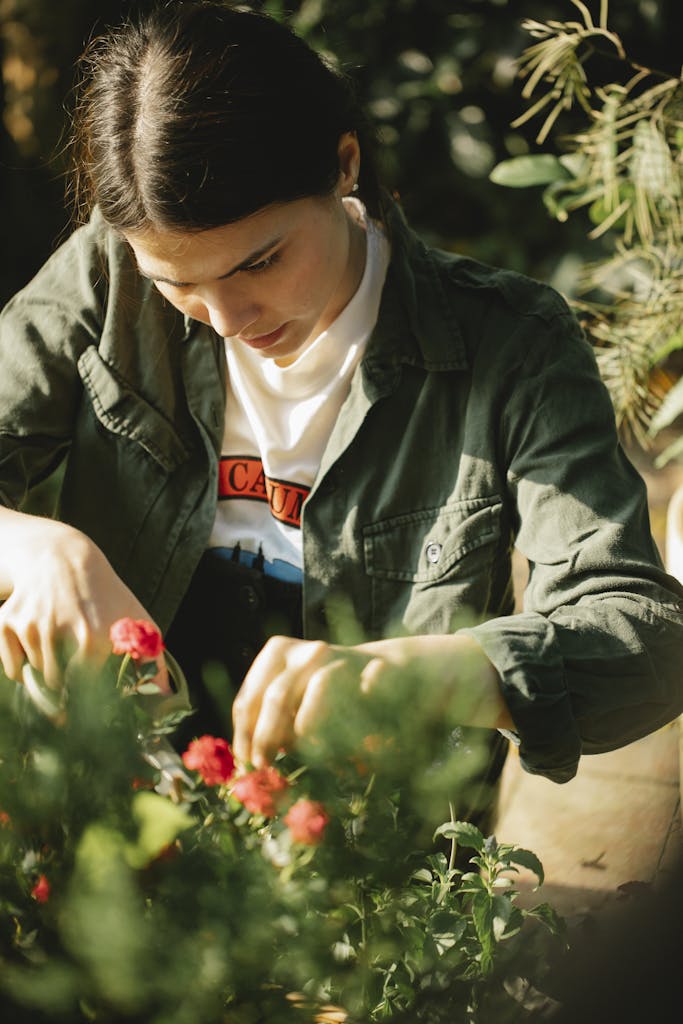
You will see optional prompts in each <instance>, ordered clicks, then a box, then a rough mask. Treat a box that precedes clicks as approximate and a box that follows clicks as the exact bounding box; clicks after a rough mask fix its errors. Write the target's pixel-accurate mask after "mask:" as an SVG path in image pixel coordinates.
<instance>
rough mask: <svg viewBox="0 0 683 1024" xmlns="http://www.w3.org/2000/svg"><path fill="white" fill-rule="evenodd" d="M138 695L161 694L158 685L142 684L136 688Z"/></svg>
mask: <svg viewBox="0 0 683 1024" xmlns="http://www.w3.org/2000/svg"><path fill="white" fill-rule="evenodd" d="M135 690H136V693H149V694H155V695H158V694H160V693H161V690H160V688H159V687H158V686H157V684H156V683H140V684H139V685H138V686H136V687H135Z"/></svg>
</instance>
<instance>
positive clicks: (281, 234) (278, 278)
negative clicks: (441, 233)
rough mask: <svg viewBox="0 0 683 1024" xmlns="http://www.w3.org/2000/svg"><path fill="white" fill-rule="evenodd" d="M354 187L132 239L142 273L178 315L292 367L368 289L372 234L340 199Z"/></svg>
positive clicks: (128, 238)
mask: <svg viewBox="0 0 683 1024" xmlns="http://www.w3.org/2000/svg"><path fill="white" fill-rule="evenodd" d="M349 181H351V179H349ZM350 190H351V189H350V186H349V188H348V189H346V188H344V191H343V192H342V191H341V190H339V189H337V190H335V192H334V193H333V194H332V195H330V196H325V197H311V198H306V199H297V200H294V201H292V202H288V203H280V204H277V205H273V206H270V207H266V208H265V209H263V210H260V211H258V212H257V213H255V214H252V215H251V216H249V217H245V218H244V219H243V220H239V221H236V222H235V223H233V224H226V225H225V226H223V227H218V228H212V229H210V230H208V231H202V232H198V233H184V232H175V231H153V232H152V231H149V232H145V233H143V234H127V235H126V238H127V240H128V243H129V244H130V246H131V248H132V250H133V253H134V254H135V258H136V260H137V263H138V267H139V269H140V272H141V273H142V274H143V275H144V276H145V277H149V278H151V279H152V280H153V281H154V283H155V285H156V287H157V288H158V289H159V291H160V292H161V294H162V295H163V296H165V298H166V299H168V301H169V302H170V303H172V305H174V306H175V307H176V309H179V310H180V311H181V312H182V313H185V314H187V315H188V316H190V317H192V318H194V319H195V320H200V321H201V322H202V323H205V324H210V326H211V327H213V329H214V330H215V331H216V332H217V333H218V334H219V335H221V336H222V337H226V338H227V337H230V338H236V339H237V340H238V341H239V342H241V343H242V344H244V345H248V346H249V347H250V348H253V349H255V350H256V351H258V352H259V353H260V354H261V355H262V356H263V357H264V358H267V359H275V360H276V361H277V362H278V363H280V364H281V365H286V364H287V363H290V362H293V361H294V359H296V357H297V356H298V355H299V353H300V352H302V351H303V349H304V348H305V347H306V345H307V344H308V343H309V342H310V341H312V340H313V339H314V338H315V337H317V335H318V334H320V332H321V331H323V330H324V329H325V328H326V327H328V326H329V325H330V324H331V323H332V321H333V320H334V319H335V317H336V316H337V315H338V314H339V313H340V312H341V310H342V309H343V308H344V306H345V305H346V304H347V303H348V301H349V300H350V298H351V297H352V296H353V294H354V292H355V291H356V289H357V287H358V285H359V283H360V279H361V277H362V274H363V267H364V262H365V240H364V231H363V229H362V227H361V226H360V224H359V223H358V222H357V221H356V220H355V219H354V218H353V217H352V216H351V215H350V214H349V213H348V212H347V210H346V208H345V206H344V204H343V203H342V201H341V199H342V194H345V193H346V192H348V191H350Z"/></svg>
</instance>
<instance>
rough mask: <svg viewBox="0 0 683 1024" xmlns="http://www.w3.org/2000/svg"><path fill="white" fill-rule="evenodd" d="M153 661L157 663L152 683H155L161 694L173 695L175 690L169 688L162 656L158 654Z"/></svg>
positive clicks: (166, 669)
mask: <svg viewBox="0 0 683 1024" xmlns="http://www.w3.org/2000/svg"><path fill="white" fill-rule="evenodd" d="M155 661H156V663H157V674H156V675H155V676H154V679H152V682H153V683H156V685H157V686H158V687H159V689H160V690H161V692H162V693H166V694H167V693H174V692H175V690H174V689H173V687H172V686H171V680H170V677H169V674H168V666H167V664H166V661H165V659H164V656H163V654H160V655H159V657H158V658H155Z"/></svg>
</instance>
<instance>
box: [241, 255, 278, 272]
mask: <svg viewBox="0 0 683 1024" xmlns="http://www.w3.org/2000/svg"><path fill="white" fill-rule="evenodd" d="M279 256H280V254H279V253H277V252H274V253H271V254H270V256H266V258H265V259H264V260H259V261H258V263H250V264H249V266H248V267H245V268H244V269H245V271H246V272H247V273H248V274H259V273H261V271H263V270H268V268H269V267H272V266H273V264H274V263H277V261H278V259H279Z"/></svg>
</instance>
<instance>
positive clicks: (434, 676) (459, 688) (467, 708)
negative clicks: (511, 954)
mask: <svg viewBox="0 0 683 1024" xmlns="http://www.w3.org/2000/svg"><path fill="white" fill-rule="evenodd" d="M356 649H357V650H358V651H359V652H362V653H364V654H370V655H375V656H376V657H377V659H378V662H377V663H374V662H370V663H369V666H368V670H367V671H366V672H365V673H364V680H363V682H364V686H365V688H366V689H367V690H370V689H372V688H373V687H374V686H375V685H377V683H378V682H379V680H380V679H381V678H382V671H381V669H380V668H379V666H380V665H389V666H392V667H394V668H396V669H398V670H401V669H404V670H406V671H410V672H412V673H419V674H420V677H421V679H424V680H425V681H427V680H428V681H430V683H431V686H430V687H429V690H430V694H429V699H430V701H432V702H433V711H434V713H435V714H437V715H441V714H448V715H449V717H455V718H457V720H458V722H459V724H460V725H467V726H476V727H481V728H488V729H514V728H515V726H514V722H513V720H512V717H511V715H510V712H509V709H508V707H507V705H506V703H505V701H504V699H503V695H502V691H501V686H500V678H499V676H498V673H497V671H496V669H495V668H494V666H493V665H492V664H491V662H490V661H489V660H488V658H487V657H486V655H485V654H484V652H483V651H482V649H481V647H480V646H479V644H477V642H476V641H475V640H474V639H473V638H472V637H470V636H464V635H461V634H457V633H455V634H449V635H435V636H431V635H426V636H410V637H393V638H390V639H386V640H377V641H371V642H369V643H364V644H360V645H359V646H358V647H357V648H356ZM375 664H377V666H378V669H377V670H374V668H373V666H374V665H375Z"/></svg>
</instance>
